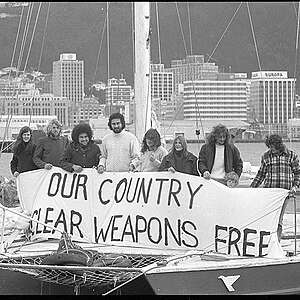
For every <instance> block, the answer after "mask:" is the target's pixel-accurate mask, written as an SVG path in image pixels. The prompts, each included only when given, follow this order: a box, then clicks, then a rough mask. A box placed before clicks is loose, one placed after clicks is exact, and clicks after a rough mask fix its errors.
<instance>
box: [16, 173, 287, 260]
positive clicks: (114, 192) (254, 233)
mask: <svg viewBox="0 0 300 300" xmlns="http://www.w3.org/2000/svg"><path fill="white" fill-rule="evenodd" d="M17 184H18V193H19V198H20V201H21V204H22V207H23V208H25V209H27V210H29V211H31V213H32V217H33V218H34V219H36V220H39V221H41V222H43V223H46V224H47V225H50V226H52V227H55V228H57V229H59V230H61V231H65V232H67V233H69V234H70V235H71V236H72V239H73V240H75V241H83V242H90V243H98V244H106V245H117V246H119V245H122V246H129V247H142V248H148V249H149V248H153V249H173V250H207V251H208V250H213V251H218V252H221V253H226V254H232V255H240V256H264V255H266V254H267V252H268V244H269V241H270V238H271V236H272V237H274V236H276V230H277V225H278V220H279V215H280V211H281V208H282V205H283V202H284V199H285V197H286V196H287V194H288V191H287V190H284V189H263V188H257V189H254V188H234V189H231V188H228V187H226V186H224V185H222V184H220V183H218V182H216V181H214V180H205V179H203V178H202V177H197V176H191V175H187V174H182V173H178V172H176V173H175V174H173V173H169V172H148V173H146V172H141V173H129V172H119V173H109V172H105V173H103V174H98V173H97V171H96V170H95V169H84V170H83V171H82V172H81V173H68V172H65V171H64V170H62V169H60V168H57V167H53V168H52V169H51V170H35V171H31V172H26V173H22V174H20V176H18V178H17ZM31 229H32V239H37V238H41V237H43V238H58V239H59V238H60V237H61V233H60V232H56V231H55V230H53V229H52V228H48V227H46V226H44V225H41V224H38V223H35V222H32V223H31Z"/></svg>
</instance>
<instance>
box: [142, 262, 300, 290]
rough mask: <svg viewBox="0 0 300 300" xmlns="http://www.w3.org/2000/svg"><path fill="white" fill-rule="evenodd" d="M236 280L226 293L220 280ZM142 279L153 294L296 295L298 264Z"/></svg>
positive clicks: (299, 284)
mask: <svg viewBox="0 0 300 300" xmlns="http://www.w3.org/2000/svg"><path fill="white" fill-rule="evenodd" d="M238 275H240V277H239V278H238V279H237V280H236V281H235V282H234V283H233V284H232V286H231V287H232V288H233V290H232V291H230V290H229V289H228V288H227V287H226V285H225V284H224V282H223V280H222V279H221V278H220V277H221V276H224V277H226V276H238ZM145 278H146V280H147V282H148V283H149V285H150V286H151V288H152V289H153V292H154V293H155V294H160V295H167V294H176V295H193V294H194V295H195V294H196V295H199V294H214V295H215V294H227V295H230V294H255V295H258V294H299V293H300V262H293V263H283V264H276V265H265V266H251V267H240V268H233V269H230V268H228V269H214V270H191V271H186V270H185V271H174V272H172V271H170V272H159V273H149V274H146V275H145Z"/></svg>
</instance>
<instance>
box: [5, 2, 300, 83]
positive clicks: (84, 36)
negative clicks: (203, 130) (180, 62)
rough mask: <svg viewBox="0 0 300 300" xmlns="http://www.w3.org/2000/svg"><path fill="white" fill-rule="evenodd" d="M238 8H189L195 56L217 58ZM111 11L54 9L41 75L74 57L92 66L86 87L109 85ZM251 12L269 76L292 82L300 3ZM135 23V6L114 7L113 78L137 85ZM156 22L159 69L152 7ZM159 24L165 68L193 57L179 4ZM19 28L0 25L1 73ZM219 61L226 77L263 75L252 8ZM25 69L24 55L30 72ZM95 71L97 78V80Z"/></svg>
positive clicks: (259, 6)
mask: <svg viewBox="0 0 300 300" xmlns="http://www.w3.org/2000/svg"><path fill="white" fill-rule="evenodd" d="M239 3H240V2H218V3H216V2H191V3H190V15H191V28H192V43H193V54H210V53H211V52H212V50H213V49H214V47H215V46H216V44H217V42H218V40H219V38H220V37H221V35H222V34H223V32H224V29H225V28H226V26H227V24H228V23H229V21H230V19H231V17H232V16H233V14H234V12H235V10H236V8H237V7H238V5H239ZM37 7H38V2H37V3H35V10H34V11H35V12H36V11H37ZM186 7H187V6H186V3H182V2H179V3H178V8H179V12H180V16H181V21H182V26H183V30H184V34H185V40H186V45H187V51H188V52H190V45H189V32H188V18H187V9H186ZM105 9H106V3H105V2H103V3H101V2H87V3H83V2H51V7H50V15H49V20H48V27H47V33H46V38H45V47H44V52H43V56H42V64H41V68H40V71H42V72H43V73H49V72H51V71H52V61H54V60H57V59H59V54H60V53H63V52H74V53H77V57H78V58H79V59H83V60H84V62H85V73H86V83H87V82H88V81H92V80H94V79H95V80H101V81H106V78H107V46H106V37H105V35H104V39H103V42H102V49H101V53H100V56H99V57H100V61H99V64H98V68H97V70H96V63H97V55H98V51H99V45H100V38H101V31H102V28H103V22H104V18H105V14H106V12H105ZM250 9H251V13H252V21H253V26H254V30H255V34H256V38H257V45H258V50H259V56H260V62H261V65H262V69H263V70H288V71H289V75H290V76H292V75H293V73H294V60H295V58H294V57H295V36H296V21H297V20H296V13H295V8H294V4H293V2H250ZM4 11H5V12H7V11H9V12H10V13H13V14H16V13H18V14H21V8H20V7H18V8H0V13H1V12H4ZM46 11H47V4H46V2H43V5H42V8H41V13H40V17H39V19H38V23H37V31H36V34H35V37H34V40H33V44H32V50H31V54H30V56H29V59H28V67H34V68H37V66H38V61H39V57H40V53H41V44H42V34H43V30H44V24H45V17H46ZM33 23H34V21H32V23H31V28H33ZM131 23H132V20H131V3H129V2H128V3H127V2H119V3H117V2H113V3H111V4H110V76H120V74H121V73H123V74H124V77H125V78H126V79H127V81H128V82H129V83H130V84H132V82H133V64H132V56H133V55H132V28H131ZM151 23H152V35H151V51H152V53H151V56H152V61H153V62H158V44H157V26H156V12H155V5H154V3H152V4H151ZM159 25H160V40H161V54H162V62H163V63H165V65H166V66H169V64H170V61H171V59H180V58H183V57H185V55H186V51H185V48H184V43H183V39H182V35H181V31H180V26H179V22H178V18H177V12H176V6H175V4H174V2H160V3H159ZM23 28H24V27H23ZM17 29H18V18H0V45H1V51H0V68H3V67H7V66H9V65H10V61H11V58H12V52H13V47H14V42H15V38H16V33H17ZM29 32H32V31H29ZM30 38H31V36H30V35H28V37H27V43H26V46H25V52H24V53H26V55H27V51H26V49H28V45H29V41H30ZM19 52H20V42H19V43H18V45H17V53H19ZM17 58H18V56H16V57H15V60H14V61H15V64H16V61H17ZM213 59H214V60H213V61H215V62H216V63H217V64H218V65H219V66H223V67H222V68H225V69H226V70H228V69H229V66H231V70H232V71H234V72H251V71H257V70H258V63H257V57H256V53H255V48H254V43H253V39H252V34H251V27H250V22H249V18H248V14H247V7H246V4H245V3H244V4H243V6H242V7H241V9H240V10H239V12H238V14H237V16H236V17H235V19H234V21H233V22H232V24H231V26H230V27H229V30H228V31H227V32H226V34H225V35H224V37H223V40H222V41H221V43H220V44H219V47H218V48H217V50H216V52H215V54H214V56H213ZM24 63H25V55H24V58H23V65H24ZM298 65H299V64H298ZM96 71H97V72H96ZM95 72H96V78H94V74H95ZM297 73H298V72H297Z"/></svg>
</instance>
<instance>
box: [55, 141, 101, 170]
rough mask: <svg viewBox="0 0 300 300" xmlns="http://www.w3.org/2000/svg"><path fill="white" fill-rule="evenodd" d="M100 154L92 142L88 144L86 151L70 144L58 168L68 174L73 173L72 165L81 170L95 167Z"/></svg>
mask: <svg viewBox="0 0 300 300" xmlns="http://www.w3.org/2000/svg"><path fill="white" fill-rule="evenodd" d="M100 154H101V152H100V148H99V147H98V146H97V145H96V144H95V143H94V142H93V141H92V142H90V143H89V144H88V146H87V147H86V149H83V148H82V147H80V146H79V145H78V144H77V143H76V144H75V143H74V142H72V143H71V144H70V145H68V146H67V148H66V150H65V152H64V154H63V156H62V159H61V162H60V167H61V168H63V169H64V170H66V171H68V172H73V169H72V166H73V165H78V166H81V167H83V168H92V167H97V166H98V164H99V157H100Z"/></svg>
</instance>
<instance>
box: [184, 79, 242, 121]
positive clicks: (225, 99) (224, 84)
mask: <svg viewBox="0 0 300 300" xmlns="http://www.w3.org/2000/svg"><path fill="white" fill-rule="evenodd" d="M183 85H184V88H183V95H184V96H183V98H184V104H183V106H184V119H190V120H197V119H198V120H200V119H201V120H216V121H221V120H239V121H246V120H247V98H248V95H247V82H246V81H242V80H195V81H185V82H184V84H183Z"/></svg>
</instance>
